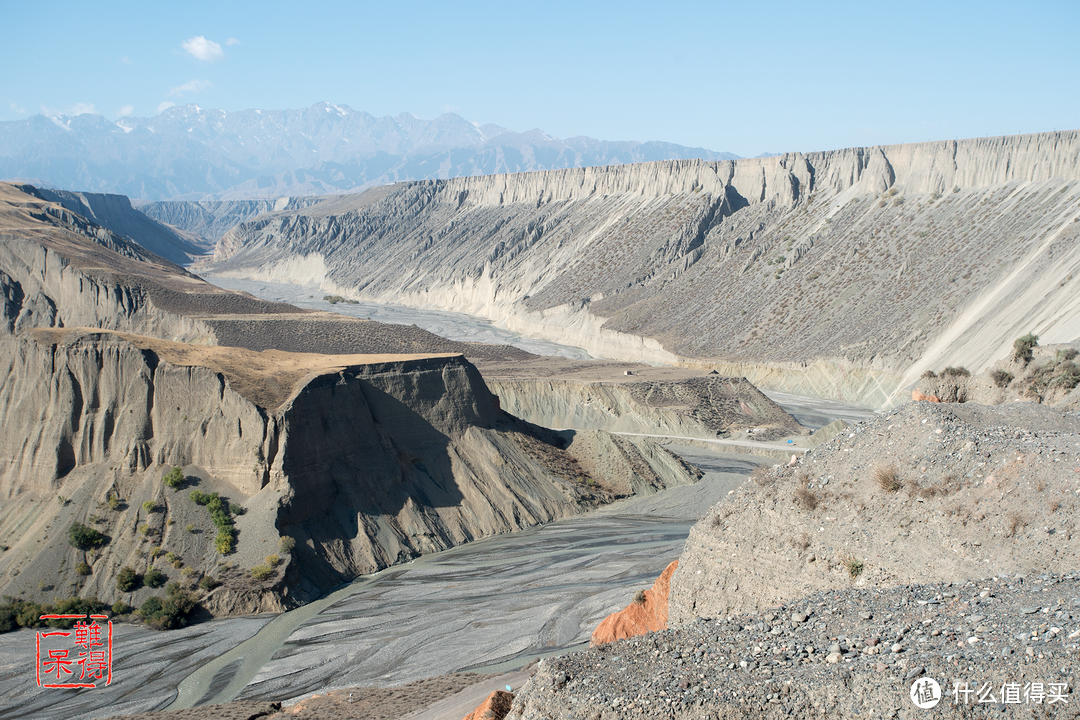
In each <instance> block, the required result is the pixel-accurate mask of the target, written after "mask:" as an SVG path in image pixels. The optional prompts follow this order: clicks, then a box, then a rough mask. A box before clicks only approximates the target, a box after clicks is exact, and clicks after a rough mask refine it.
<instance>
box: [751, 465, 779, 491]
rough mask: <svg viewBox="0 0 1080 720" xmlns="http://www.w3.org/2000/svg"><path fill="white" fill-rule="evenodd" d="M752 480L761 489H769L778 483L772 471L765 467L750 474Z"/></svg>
mask: <svg viewBox="0 0 1080 720" xmlns="http://www.w3.org/2000/svg"><path fill="white" fill-rule="evenodd" d="M750 479H751V480H753V481H754V484H755V485H759V486H761V487H768V486H769V485H772V484H773V483H774V482H776V478H775V477H773V474H772V469H771V468H768V467H765V466H764V465H762V466H760V467H758V468H756V469H755V470H754V472H752V473H750Z"/></svg>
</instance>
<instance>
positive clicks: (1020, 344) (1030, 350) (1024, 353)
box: [1013, 333, 1039, 365]
mask: <svg viewBox="0 0 1080 720" xmlns="http://www.w3.org/2000/svg"><path fill="white" fill-rule="evenodd" d="M1038 345H1039V336H1038V335H1036V334H1034V333H1028V334H1027V335H1023V336H1021V337H1018V338H1016V341H1015V342H1013V360H1015V361H1017V362H1022V363H1024V364H1025V365H1027V364H1028V363H1029V362H1031V359H1032V358H1033V357H1035V351H1034V349H1035V348H1036V347H1038Z"/></svg>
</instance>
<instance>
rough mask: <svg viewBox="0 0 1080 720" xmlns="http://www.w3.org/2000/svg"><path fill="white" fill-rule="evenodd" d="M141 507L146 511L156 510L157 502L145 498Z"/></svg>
mask: <svg viewBox="0 0 1080 720" xmlns="http://www.w3.org/2000/svg"><path fill="white" fill-rule="evenodd" d="M142 509H143V510H145V511H146V512H148V513H152V512H154V511H156V510H157V503H155V502H154V501H153V500H147V501H146V502H144V503H143V504H142Z"/></svg>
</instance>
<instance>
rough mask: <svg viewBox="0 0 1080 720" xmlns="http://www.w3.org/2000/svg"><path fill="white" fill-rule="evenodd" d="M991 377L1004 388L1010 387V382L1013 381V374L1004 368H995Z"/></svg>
mask: <svg viewBox="0 0 1080 720" xmlns="http://www.w3.org/2000/svg"><path fill="white" fill-rule="evenodd" d="M990 379H991V380H993V381H994V384H995V385H997V386H998V387H999V388H1004V387H1008V385H1009V383H1011V382H1012V381H1013V375H1012V373H1010V372H1005V371H1004V370H994V371H993V372H991V373H990Z"/></svg>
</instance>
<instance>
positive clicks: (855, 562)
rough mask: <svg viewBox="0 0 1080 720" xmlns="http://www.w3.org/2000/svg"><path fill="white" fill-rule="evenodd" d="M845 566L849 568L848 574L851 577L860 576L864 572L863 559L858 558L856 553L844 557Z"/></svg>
mask: <svg viewBox="0 0 1080 720" xmlns="http://www.w3.org/2000/svg"><path fill="white" fill-rule="evenodd" d="M844 567H845V568H846V569H847V573H848V575H850V576H851V579H852V580H854V579H855V578H857V577H859V576H860V575H862V573H863V569H864V568H863V561H862V560H859V559H858V558H856V557H855V556H854V555H849V556H847V557H846V558H844Z"/></svg>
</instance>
